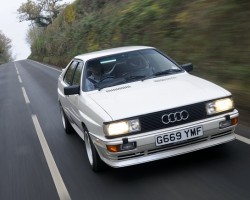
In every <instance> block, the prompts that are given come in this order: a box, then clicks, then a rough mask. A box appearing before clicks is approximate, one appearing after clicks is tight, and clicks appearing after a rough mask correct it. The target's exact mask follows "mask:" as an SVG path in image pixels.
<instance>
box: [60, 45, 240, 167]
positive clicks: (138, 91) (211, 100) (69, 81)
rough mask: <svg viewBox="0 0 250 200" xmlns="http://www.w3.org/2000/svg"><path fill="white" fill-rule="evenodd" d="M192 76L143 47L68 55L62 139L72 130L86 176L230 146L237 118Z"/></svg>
mask: <svg viewBox="0 0 250 200" xmlns="http://www.w3.org/2000/svg"><path fill="white" fill-rule="evenodd" d="M96 66H97V68H99V75H100V73H101V77H99V78H95V77H94V74H95V70H94V69H95V67H96ZM100 69H101V70H100ZM192 69H193V66H192V64H190V63H189V64H184V65H179V64H177V63H176V62H175V61H173V60H172V59H171V58H169V57H168V56H166V55H165V54H163V53H162V52H160V51H159V50H157V49H155V48H153V47H145V46H131V47H121V48H114V49H108V50H103V51H96V52H92V53H87V54H83V55H79V56H76V57H75V58H74V59H72V60H71V62H70V63H69V64H68V66H67V67H66V68H65V69H64V70H63V72H62V74H61V75H60V77H59V81H58V100H59V104H60V108H61V114H62V122H63V126H64V129H65V132H66V133H71V132H72V131H73V129H74V130H75V131H76V132H77V133H78V134H79V136H80V137H81V138H82V139H83V140H84V141H85V146H86V152H87V155H88V159H89V162H90V165H91V166H92V169H93V170H94V171H98V170H99V169H100V168H101V166H102V164H103V163H106V164H107V165H109V166H111V167H116V168H117V167H125V166H130V165H135V164H140V163H145V162H149V161H154V160H159V159H164V158H168V157H172V156H176V155H180V154H184V153H188V152H192V151H196V150H200V149H204V148H207V147H212V146H215V145H218V144H222V143H225V142H229V141H232V140H234V139H235V134H234V130H235V127H236V125H237V123H238V115H239V114H238V111H237V110H236V109H235V107H234V103H233V99H232V95H231V93H230V92H228V91H227V90H225V89H223V88H221V87H219V86H217V85H215V84H213V83H211V82H209V81H206V80H204V79H201V78H198V77H195V76H193V75H191V74H189V73H188V72H189V71H191V70H192ZM72 128H73V129H72Z"/></svg>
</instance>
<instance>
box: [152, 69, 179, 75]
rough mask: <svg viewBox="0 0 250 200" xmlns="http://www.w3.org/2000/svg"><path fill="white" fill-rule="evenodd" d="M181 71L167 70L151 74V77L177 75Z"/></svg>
mask: <svg viewBox="0 0 250 200" xmlns="http://www.w3.org/2000/svg"><path fill="white" fill-rule="evenodd" d="M181 71H182V70H181V69H167V70H164V71H160V72H156V73H154V74H153V76H160V75H165V74H175V73H178V72H181Z"/></svg>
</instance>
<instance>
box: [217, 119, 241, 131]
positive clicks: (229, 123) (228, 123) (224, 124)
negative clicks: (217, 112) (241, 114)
mask: <svg viewBox="0 0 250 200" xmlns="http://www.w3.org/2000/svg"><path fill="white" fill-rule="evenodd" d="M237 123H238V117H235V118H232V119H227V120H225V121H222V122H220V128H226V127H229V126H233V125H236V124H237Z"/></svg>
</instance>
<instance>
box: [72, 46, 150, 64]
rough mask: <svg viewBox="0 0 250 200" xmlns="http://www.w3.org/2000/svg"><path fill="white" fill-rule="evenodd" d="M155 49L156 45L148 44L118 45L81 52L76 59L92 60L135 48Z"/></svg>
mask: <svg viewBox="0 0 250 200" xmlns="http://www.w3.org/2000/svg"><path fill="white" fill-rule="evenodd" d="M152 48H153V49H155V48H154V47H148V46H126V47H117V48H112V49H106V50H101V51H94V52H91V53H86V54H81V55H78V56H76V57H75V59H80V60H83V61H87V60H91V59H94V58H99V57H103V56H108V55H112V54H118V53H123V52H129V51H135V50H142V49H152Z"/></svg>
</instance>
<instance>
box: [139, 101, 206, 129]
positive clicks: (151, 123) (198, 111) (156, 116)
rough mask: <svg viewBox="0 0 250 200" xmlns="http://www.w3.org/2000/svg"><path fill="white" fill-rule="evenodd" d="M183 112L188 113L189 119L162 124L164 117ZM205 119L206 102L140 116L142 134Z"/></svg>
mask: <svg viewBox="0 0 250 200" xmlns="http://www.w3.org/2000/svg"><path fill="white" fill-rule="evenodd" d="M182 111H187V112H188V114H189V116H188V118H187V119H185V120H179V121H178V120H172V121H173V122H169V123H168V124H164V123H163V122H162V116H163V115H168V114H170V113H180V112H182ZM204 118H206V110H205V103H204V102H202V103H196V104H192V105H187V106H182V107H178V108H173V109H169V110H164V111H159V112H155V113H150V114H146V115H141V116H139V119H140V123H141V132H148V131H153V130H159V129H164V128H169V127H172V126H178V125H181V124H185V123H190V122H193V121H196V120H201V119H204Z"/></svg>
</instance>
